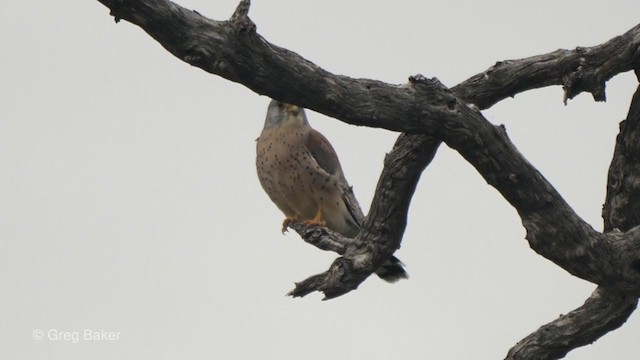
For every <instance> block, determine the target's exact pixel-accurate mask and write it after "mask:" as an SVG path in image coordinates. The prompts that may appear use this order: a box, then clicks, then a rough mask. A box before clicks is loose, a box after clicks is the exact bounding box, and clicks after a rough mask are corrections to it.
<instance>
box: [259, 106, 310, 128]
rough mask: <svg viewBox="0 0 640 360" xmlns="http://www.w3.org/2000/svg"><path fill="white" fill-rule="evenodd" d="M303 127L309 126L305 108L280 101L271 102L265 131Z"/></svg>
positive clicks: (265, 121)
mask: <svg viewBox="0 0 640 360" xmlns="http://www.w3.org/2000/svg"><path fill="white" fill-rule="evenodd" d="M302 126H309V122H308V121H307V115H305V113H304V109H303V108H301V107H298V106H296V105H292V104H287V103H283V102H281V101H278V100H271V102H270V103H269V109H268V110H267V117H266V119H265V120H264V128H265V129H274V128H279V127H302Z"/></svg>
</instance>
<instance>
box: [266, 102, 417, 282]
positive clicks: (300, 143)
mask: <svg viewBox="0 0 640 360" xmlns="http://www.w3.org/2000/svg"><path fill="white" fill-rule="evenodd" d="M256 167H257V170H258V178H259V179H260V184H261V185H262V187H263V188H264V190H265V191H266V193H267V195H269V198H271V201H273V202H274V203H275V204H276V206H277V207H278V208H279V209H280V210H281V211H282V212H283V213H284V215H285V216H286V218H285V220H284V222H283V223H282V232H283V233H284V232H285V230H286V229H287V227H288V225H289V224H290V223H297V222H302V223H303V224H305V225H307V226H326V227H327V228H329V229H331V230H333V231H335V232H338V233H340V234H342V235H343V236H346V237H350V238H354V237H355V236H356V235H358V233H359V232H360V225H361V224H359V223H358V221H357V220H356V217H355V216H354V215H353V212H352V210H351V209H350V208H349V205H348V204H347V203H346V202H345V201H344V190H343V189H347V188H349V184H348V183H347V180H346V179H345V177H344V174H343V172H342V167H341V166H340V161H339V160H338V156H337V155H336V152H335V150H334V149H333V147H332V146H331V144H330V143H329V141H328V140H327V138H325V137H324V136H323V135H322V134H320V133H319V132H318V131H316V130H314V129H313V128H311V126H309V122H308V121H307V116H306V115H305V113H304V109H302V108H300V107H298V106H296V105H291V104H285V103H282V102H279V101H277V100H272V101H271V103H270V104H269V109H268V111H267V117H266V119H265V122H264V128H263V129H262V133H261V134H260V137H259V138H258V139H257V157H256ZM376 274H377V275H378V276H380V278H382V279H384V280H386V281H389V282H395V281H397V280H399V279H401V278H406V277H407V273H406V272H405V271H404V269H403V268H402V263H401V262H400V260H398V259H397V258H395V257H393V256H392V257H391V258H390V259H389V260H387V261H386V262H385V263H384V264H383V265H382V266H381V267H380V268H379V269H378V270H376Z"/></svg>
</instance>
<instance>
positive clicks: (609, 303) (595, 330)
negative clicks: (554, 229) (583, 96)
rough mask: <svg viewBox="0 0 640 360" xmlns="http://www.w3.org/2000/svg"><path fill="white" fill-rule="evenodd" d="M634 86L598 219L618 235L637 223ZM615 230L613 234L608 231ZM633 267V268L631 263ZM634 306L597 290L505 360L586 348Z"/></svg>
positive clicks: (638, 111)
mask: <svg viewBox="0 0 640 360" xmlns="http://www.w3.org/2000/svg"><path fill="white" fill-rule="evenodd" d="M638 154H640V87H638V89H637V90H636V93H635V94H634V96H633V99H632V101H631V107H630V109H629V114H628V115H627V119H626V120H624V121H623V122H622V123H621V125H620V134H619V135H618V138H617V142H616V149H615V153H614V155H613V160H612V161H611V166H610V168H609V181H608V185H607V198H606V201H605V205H604V208H603V214H602V217H603V219H604V222H605V226H604V228H605V231H607V232H612V233H614V234H619V233H620V231H630V230H631V229H632V228H633V227H635V226H637V225H639V224H640V218H639V217H638V216H637V206H638V205H637V204H638V202H637V201H638V200H640V182H639V181H638V179H640V156H638ZM614 229H615V230H614ZM636 266H638V264H637V263H636ZM637 305H638V298H637V297H636V296H627V295H625V294H623V293H620V292H619V291H618V290H615V289H611V288H608V287H605V286H598V288H597V289H596V291H595V292H594V293H593V294H592V295H591V296H590V297H589V299H587V301H586V302H585V303H584V305H582V306H581V307H579V308H578V309H576V310H574V311H572V312H570V313H569V314H567V315H562V316H560V317H559V318H558V319H556V320H554V321H552V322H551V323H549V324H547V325H545V326H543V327H541V328H540V329H538V330H536V331H535V332H533V333H532V334H531V335H529V336H527V337H526V338H524V339H523V340H521V341H520V342H519V343H518V344H517V345H516V346H514V347H513V348H512V349H511V350H509V354H508V355H507V359H508V360H516V359H559V358H562V357H564V355H566V354H567V352H569V351H570V350H572V349H575V348H577V347H579V346H584V345H587V344H591V343H593V342H594V341H596V340H597V339H599V338H600V337H601V336H603V335H604V334H606V333H608V332H609V331H613V330H615V329H617V328H618V327H620V326H622V324H624V323H625V322H626V321H627V319H628V318H629V316H630V315H631V314H632V313H633V311H634V310H635V309H636V307H637Z"/></svg>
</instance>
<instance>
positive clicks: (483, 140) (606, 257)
mask: <svg viewBox="0 0 640 360" xmlns="http://www.w3.org/2000/svg"><path fill="white" fill-rule="evenodd" d="M99 1H100V2H101V3H103V4H104V5H106V6H107V7H109V8H110V9H111V13H112V15H114V16H115V17H116V19H117V20H118V19H125V20H127V21H130V22H132V23H134V24H136V25H138V26H140V27H141V28H142V29H144V30H145V31H146V32H147V33H148V34H149V35H151V36H152V37H153V38H154V39H156V40H157V41H158V42H159V43H160V44H161V45H162V46H164V47H165V48H166V49H167V50H168V51H170V52H171V53H172V54H174V55H175V56H177V57H178V58H180V59H182V60H184V61H185V62H187V63H189V64H191V65H194V66H198V67H200V68H202V69H204V70H205V71H208V72H210V73H213V74H216V75H219V76H221V77H224V78H226V79H228V80H231V81H235V82H239V83H241V84H243V85H245V86H247V87H248V88H250V89H251V90H253V91H255V92H257V93H259V94H265V95H268V96H270V97H272V98H275V99H278V100H282V101H286V102H290V103H295V104H298V105H300V106H303V107H307V108H310V109H313V110H316V111H318V112H321V113H324V114H326V115H328V116H331V117H335V118H337V119H340V120H342V121H344V122H347V123H350V124H355V125H364V126H371V127H380V128H385V129H388V130H392V131H399V132H404V133H405V134H402V135H401V136H400V137H399V138H398V141H397V142H396V144H395V146H394V149H393V151H392V152H391V153H390V155H389V156H388V158H387V159H386V161H385V167H384V170H383V172H382V174H381V177H380V180H379V183H378V187H377V189H376V194H375V196H374V199H373V202H372V207H371V210H370V212H369V214H368V216H367V218H366V221H365V223H364V226H363V230H362V231H361V233H360V234H359V235H358V236H357V237H356V238H355V239H345V238H341V237H340V236H337V235H336V234H332V233H331V232H330V231H326V230H323V229H306V230H301V229H298V230H300V231H301V232H302V236H303V237H304V238H305V239H306V240H307V241H310V242H313V243H314V244H315V245H316V246H318V247H320V248H322V249H325V250H331V251H336V252H338V253H339V254H342V255H343V256H342V257H340V258H338V259H337V260H336V261H335V262H334V263H333V264H332V265H331V267H330V269H329V270H328V271H327V272H325V273H322V274H319V275H316V276H313V277H311V278H309V279H307V280H305V281H304V282H302V283H299V284H297V286H296V289H294V290H293V292H292V294H293V295H300V296H302V295H304V294H307V293H309V292H311V291H323V292H324V293H325V295H326V296H327V297H334V296H338V295H341V294H344V293H346V292H348V291H351V290H353V289H355V288H357V286H358V285H359V284H360V283H361V282H362V281H363V280H364V279H366V278H367V277H368V276H369V275H370V274H371V273H373V272H374V271H375V269H376V268H377V267H378V266H379V265H380V263H381V262H382V261H384V259H386V258H387V257H388V256H390V255H391V254H392V253H393V251H395V250H396V249H397V248H398V247H399V246H400V243H401V239H402V235H403V233H404V228H405V226H406V215H407V211H408V206H409V202H410V200H411V196H412V194H413V191H414V190H415V187H416V184H417V182H418V180H419V177H420V174H421V173H422V171H423V170H424V168H425V167H426V166H427V165H428V164H429V162H430V161H431V159H432V157H433V156H434V154H435V152H436V150H437V148H438V146H439V144H440V142H441V141H443V142H445V143H446V144H447V145H449V146H450V147H452V148H454V149H456V150H457V151H458V152H460V154H461V155H462V156H463V157H464V158H465V159H466V160H467V161H468V162H469V163H470V164H471V165H472V166H474V167H475V168H476V169H477V170H478V172H479V173H480V174H481V175H482V176H483V177H484V179H485V180H486V181H487V182H488V183H489V184H490V185H491V186H493V187H495V188H496V189H497V190H498V191H499V192H500V193H501V194H502V195H503V196H504V198H505V199H506V200H507V201H508V202H509V203H510V204H511V205H512V206H513V207H514V208H515V209H516V210H517V211H518V213H519V215H520V217H521V219H522V224H523V226H524V227H525V228H526V230H527V240H528V241H529V243H530V246H531V248H532V249H533V250H535V251H536V252H537V253H539V254H540V255H542V256H544V257H546V258H547V259H549V260H551V261H553V262H554V263H556V264H558V265H559V266H561V267H562V268H564V269H565V270H567V271H568V272H570V273H571V274H573V275H575V276H578V277H580V278H583V279H585V280H588V281H591V282H593V283H594V284H598V285H599V287H598V289H597V290H596V291H595V292H594V293H593V294H592V296H591V297H590V298H589V299H588V300H587V301H586V302H585V304H584V305H583V306H581V307H580V308H578V309H576V310H574V311H572V312H571V313H569V314H567V315H565V316H563V317H561V318H559V319H557V320H555V321H554V322H552V323H550V324H548V325H545V326H543V327H542V328H540V329H539V330H537V331H536V332H534V333H533V334H532V335H530V336H528V337H527V338H525V339H523V340H522V341H521V342H520V343H518V345H516V346H515V347H514V348H513V349H511V351H510V352H509V354H508V359H556V358H560V357H563V356H564V355H565V354H566V353H567V352H568V351H570V350H571V349H573V348H575V347H578V346H582V345H584V344H587V343H590V342H593V341H595V340H596V339H597V338H599V337H600V336H602V335H603V334H605V333H606V332H608V331H611V330H613V329H615V328H617V327H619V326H620V325H621V324H622V323H624V321H625V320H626V319H627V317H628V316H629V315H630V314H631V313H632V312H633V310H634V309H635V306H636V304H637V297H638V296H640V227H637V225H638V219H639V218H640V216H639V215H638V214H639V213H638V211H637V209H636V207H637V205H636V204H637V203H638V201H637V200H638V199H639V197H640V195H639V192H638V189H637V188H638V187H639V185H637V184H639V183H640V181H638V180H637V179H638V170H639V169H640V166H639V165H638V155H636V154H638V151H637V150H639V149H637V147H638V145H637V144H638V143H639V142H638V140H640V137H639V135H638V134H637V130H636V128H638V126H637V114H638V112H639V111H638V106H639V105H638V102H639V101H638V99H637V98H638V95H637V94H636V96H635V97H634V101H633V104H635V105H632V109H631V111H630V113H629V118H628V119H627V120H626V121H625V122H624V123H623V124H622V125H621V133H620V135H619V136H618V143H617V145H616V154H615V155H614V159H613V162H612V166H611V169H610V172H609V185H608V188H607V200H606V203H605V207H604V212H603V217H604V219H605V230H606V231H605V232H604V233H600V232H598V231H595V230H594V229H593V228H592V227H591V226H590V225H589V224H587V223H586V222H585V221H584V220H582V219H581V218H580V217H579V216H578V215H577V214H576V213H575V212H574V211H573V210H572V209H571V207H569V206H568V205H567V203H566V202H565V201H564V200H563V199H562V197H561V196H560V194H558V192H557V191H556V190H555V189H554V188H553V186H552V185H551V184H550V183H549V182H548V181H547V180H546V179H545V178H544V177H543V176H542V175H541V174H540V173H539V172H538V171H537V170H536V169H535V167H533V166H532V165H531V164H530V163H529V162H528V161H527V160H526V159H525V158H524V157H523V156H522V155H521V154H520V153H519V152H518V150H517V149H516V147H515V146H514V145H513V144H512V143H511V142H510V141H509V139H508V137H507V134H506V131H505V129H504V128H503V127H501V126H494V125H492V124H491V123H489V122H488V121H487V120H486V119H485V118H484V117H483V116H482V114H481V113H480V111H479V110H481V109H485V108H488V107H490V106H492V105H493V104H495V103H497V102H499V101H500V100H502V99H504V98H506V97H510V96H514V95H516V94H518V93H519V92H522V91H526V90H529V89H533V88H539V87H544V86H549V85H562V86H563V88H564V91H565V96H564V101H565V102H566V100H567V99H571V98H573V97H574V96H576V95H577V94H580V93H581V92H585V91H586V92H590V93H591V94H592V95H593V97H594V99H595V100H597V101H602V100H604V99H605V83H606V81H607V80H608V79H610V78H611V77H612V76H614V75H616V74H618V73H620V72H624V71H629V70H632V69H638V68H640V25H638V26H636V27H634V28H633V29H631V30H629V31H628V32H627V33H625V34H623V35H620V36H618V37H616V38H614V39H611V40H610V41H608V42H606V43H604V44H602V45H598V46H594V47H589V48H583V47H578V48H576V49H574V50H557V51H554V52H551V53H549V54H543V55H539V56H534V57H530V58H527V59H520V60H508V61H502V62H498V63H496V65H495V66H493V67H492V68H490V69H488V70H486V71H484V72H482V73H480V74H478V75H475V76H473V77H471V78H470V79H469V80H467V81H464V82H463V83H461V84H459V85H457V86H455V87H453V88H451V89H448V88H446V87H445V86H443V85H442V84H441V83H440V82H439V81H437V79H426V78H424V77H422V76H419V75H418V76H414V77H411V78H410V79H409V82H408V83H407V84H404V85H393V84H386V83H383V82H380V81H376V80H369V79H353V78H349V77H347V76H340V75H334V74H331V73H329V72H327V71H325V70H324V69H322V68H320V67H318V66H316V65H315V64H313V63H311V62H309V61H307V60H305V59H304V58H302V57H301V56H299V55H298V54H295V53H293V52H291V51H288V50H286V49H283V48H280V47H277V46H275V45H273V44H270V43H269V42H267V41H266V40H265V39H263V38H262V37H261V36H260V35H258V34H257V32H256V27H255V25H254V24H253V23H252V21H251V20H250V19H249V18H248V16H247V12H248V9H249V1H247V0H243V1H242V2H241V3H240V5H239V6H238V9H237V10H236V12H235V13H234V15H233V16H232V17H231V19H230V20H228V21H214V20H210V19H207V18H205V17H203V16H201V15H200V14H198V13H196V12H193V11H189V10H187V9H184V8H182V7H180V6H178V5H176V4H173V3H171V2H170V1H167V0H99ZM309 83H313V84H314V86H313V87H309V86H308V84H309ZM634 114H635V115H634ZM631 118H633V119H636V120H634V121H630V119H631ZM614 228H615V229H617V230H616V231H612V230H613V229H614Z"/></svg>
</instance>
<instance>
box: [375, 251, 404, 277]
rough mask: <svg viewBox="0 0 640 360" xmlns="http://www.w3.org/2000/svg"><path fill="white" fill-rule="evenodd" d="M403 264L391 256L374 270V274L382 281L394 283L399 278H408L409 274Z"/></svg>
mask: <svg viewBox="0 0 640 360" xmlns="http://www.w3.org/2000/svg"><path fill="white" fill-rule="evenodd" d="M403 265H404V264H403V263H402V261H400V260H399V259H398V258H397V257H395V256H391V257H390V258H389V259H387V260H386V261H385V262H384V263H382V265H381V266H380V267H379V268H378V270H376V275H378V276H379V277H380V279H382V280H384V281H388V282H390V283H394V282H396V281H398V280H400V279H407V278H409V274H407V272H406V271H405V270H404V268H403V267H402V266H403Z"/></svg>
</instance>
